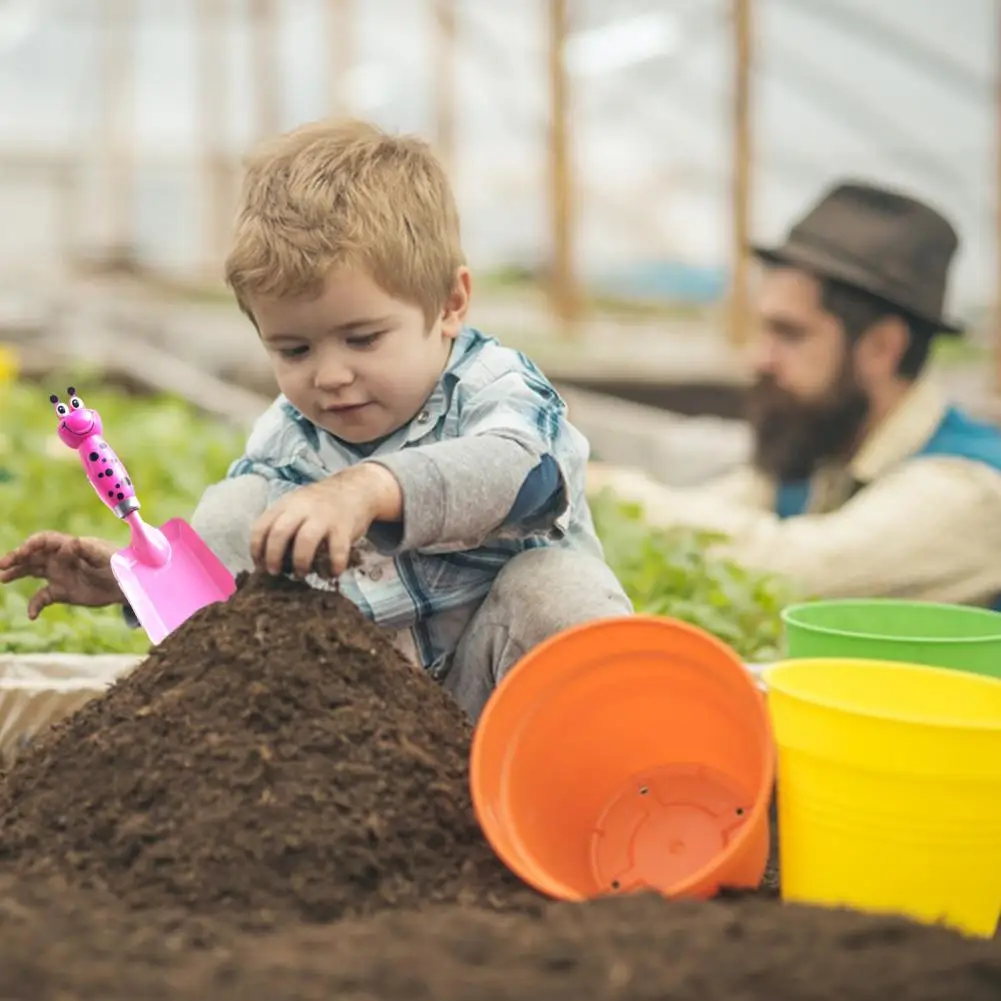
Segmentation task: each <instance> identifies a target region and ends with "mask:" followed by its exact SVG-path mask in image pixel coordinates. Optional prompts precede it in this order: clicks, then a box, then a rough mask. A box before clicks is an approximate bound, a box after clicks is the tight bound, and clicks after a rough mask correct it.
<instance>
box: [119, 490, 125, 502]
mask: <svg viewBox="0 0 1001 1001" xmlns="http://www.w3.org/2000/svg"><path fill="white" fill-rule="evenodd" d="M118 499H119V500H125V494H123V493H122V492H121V491H120V490H119V491H118Z"/></svg>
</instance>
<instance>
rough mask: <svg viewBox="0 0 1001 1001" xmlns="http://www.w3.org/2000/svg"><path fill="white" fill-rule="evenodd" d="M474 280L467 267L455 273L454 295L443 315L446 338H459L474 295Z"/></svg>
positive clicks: (442, 321) (443, 330)
mask: <svg viewBox="0 0 1001 1001" xmlns="http://www.w3.org/2000/svg"><path fill="white" fill-rule="evenodd" d="M472 288H473V279H472V275H471V274H470V273H469V268H467V267H466V266H465V265H463V266H462V267H460V268H459V269H458V270H457V271H456V273H455V284H454V285H453V286H452V294H451V295H450V296H449V297H448V301H447V302H446V303H445V308H444V309H443V310H442V314H441V332H442V334H443V335H444V336H445V337H458V336H459V334H460V332H461V331H462V324H463V323H464V322H465V319H466V313H468V312H469V297H470V295H471V294H472Z"/></svg>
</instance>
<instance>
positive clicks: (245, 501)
mask: <svg viewBox="0 0 1001 1001" xmlns="http://www.w3.org/2000/svg"><path fill="white" fill-rule="evenodd" d="M268 499H269V483H268V481H267V480H266V479H264V477H263V476H256V475H253V474H248V475H244V476H236V477H234V478H233V479H227V480H221V481H220V482H219V483H214V484H213V485H212V486H210V487H209V488H208V489H207V490H206V491H205V493H204V494H202V497H201V500H200V501H199V502H198V506H197V507H196V508H195V510H194V513H193V514H192V515H191V527H192V528H193V529H194V530H195V531H196V532H197V533H198V534H199V535H200V536H201V537H202V538H203V539H204V540H205V544H206V545H207V546H208V547H209V549H211V550H212V552H214V553H215V554H216V556H218V557H219V559H220V560H221V561H222V563H223V564H224V565H225V567H226V569H227V570H229V572H230V573H231V574H233V576H234V577H235V576H236V575H237V574H238V573H239V572H240V571H241V570H251V569H253V563H252V562H251V559H250V532H251V529H252V528H253V527H254V523H255V522H256V521H257V519H258V518H259V517H260V516H261V515H262V514H263V513H264V510H265V508H267V506H268Z"/></svg>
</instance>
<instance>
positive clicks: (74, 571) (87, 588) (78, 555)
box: [0, 532, 125, 620]
mask: <svg viewBox="0 0 1001 1001" xmlns="http://www.w3.org/2000/svg"><path fill="white" fill-rule="evenodd" d="M117 548H118V547H117V546H116V545H115V544H114V543H113V542H107V541H106V540H105V539H95V538H90V537H83V538H77V537H76V536H73V535H64V534H63V533H62V532H38V533H37V534H35V535H32V536H30V537H29V538H27V539H25V541H24V542H22V543H21V545H19V546H18V547H17V548H16V549H12V550H11V551H10V552H9V553H7V554H6V555H5V556H0V583H3V584H8V583H10V581H12V580H18V579H20V578H21V577H36V578H39V579H40V580H45V581H46V582H47V583H46V584H45V586H44V587H42V588H40V589H39V590H38V591H36V592H35V594H34V595H33V596H32V598H31V600H30V601H29V602H28V618H29V619H32V620H34V619H37V618H38V616H39V614H40V613H41V611H42V609H43V608H46V607H47V606H49V605H54V604H57V603H59V602H61V603H63V604H66V605H88V606H90V607H92V608H99V607H101V606H102V605H114V604H116V603H117V604H123V603H124V601H125V597H124V595H123V594H122V592H121V589H120V588H119V586H118V581H116V580H115V575H114V574H113V573H112V572H111V563H110V560H111V556H112V554H113V553H114V552H115V550H116V549H117Z"/></svg>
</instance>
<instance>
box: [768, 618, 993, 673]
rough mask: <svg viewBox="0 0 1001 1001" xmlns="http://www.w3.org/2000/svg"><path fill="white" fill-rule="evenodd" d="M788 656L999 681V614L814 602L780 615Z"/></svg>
mask: <svg viewBox="0 0 1001 1001" xmlns="http://www.w3.org/2000/svg"><path fill="white" fill-rule="evenodd" d="M782 621H783V623H784V625H785V641H786V656H787V657H789V658H797V659H798V658H803V657H810V658H813V657H850V658H855V659H863V660H899V661H904V662H906V663H911V664H925V665H928V666H931V667H952V668H956V669H957V670H960V671H970V672H972V673H974V674H985V675H988V676H990V677H994V678H999V679H1001V613H998V612H992V611H990V610H988V609H985V608H973V607H969V606H966V605H943V604H938V603H935V602H929V601H897V600H894V599H890V598H866V599H843V600H828V601H812V602H805V603H803V604H799V605H789V606H788V607H787V608H785V609H784V610H783V612H782Z"/></svg>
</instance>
